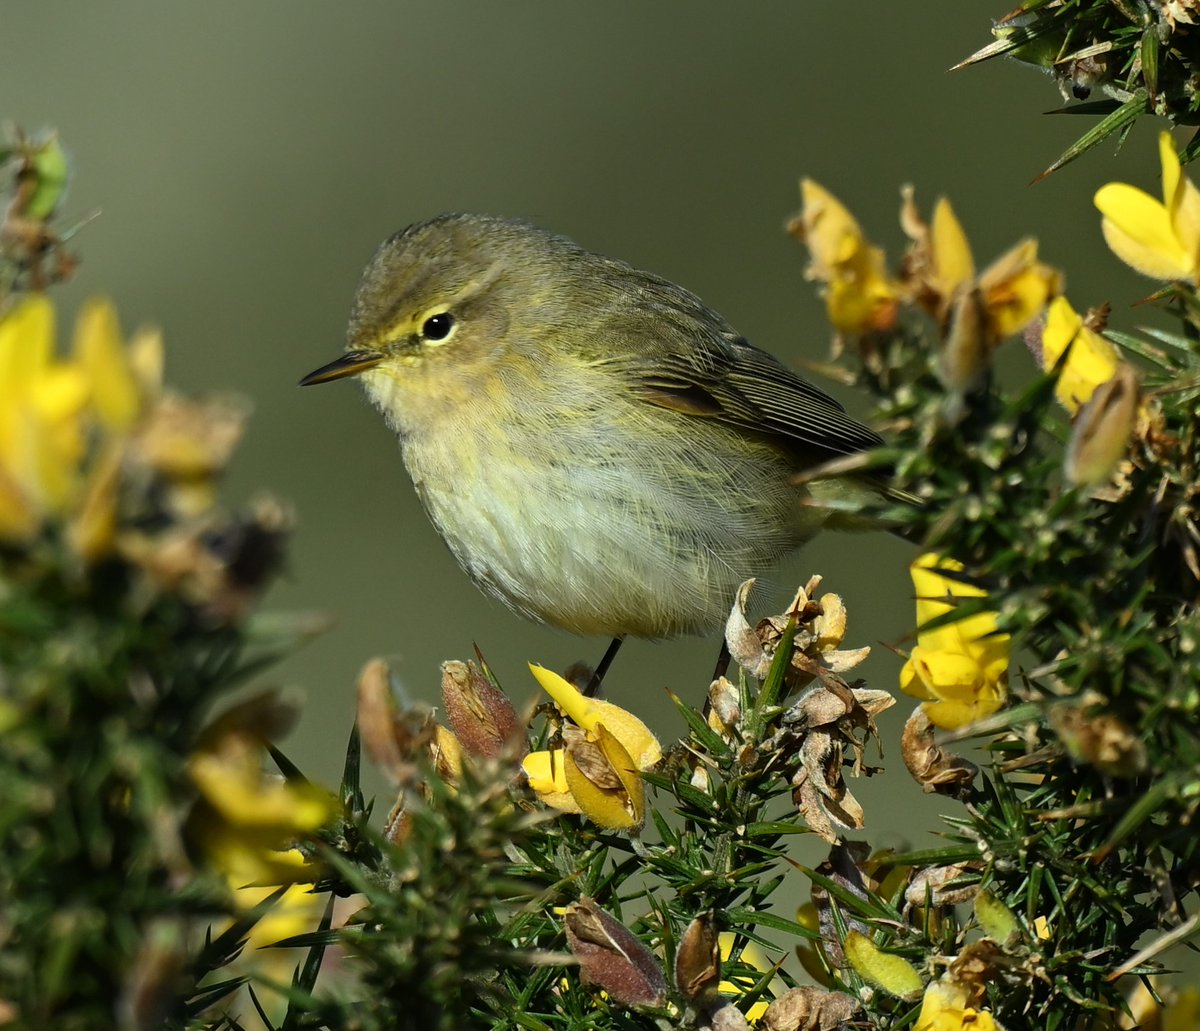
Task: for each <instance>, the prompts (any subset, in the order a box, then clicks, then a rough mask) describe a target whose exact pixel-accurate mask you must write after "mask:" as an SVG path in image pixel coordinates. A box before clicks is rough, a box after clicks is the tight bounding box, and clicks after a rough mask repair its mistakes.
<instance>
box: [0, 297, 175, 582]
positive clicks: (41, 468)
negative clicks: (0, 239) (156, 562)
mask: <svg viewBox="0 0 1200 1031" xmlns="http://www.w3.org/2000/svg"><path fill="white" fill-rule="evenodd" d="M156 339H157V338H155V340H156ZM137 350H139V351H141V352H146V350H147V348H146V341H145V340H141V341H139V342H138V345H137ZM134 352H135V349H134V348H131V349H128V350H127V349H126V347H125V345H124V344H123V342H122V339H121V332H120V327H119V325H118V323H117V315H116V311H115V309H114V308H113V306H112V304H111V303H110V302H108V301H106V300H95V299H94V300H90V301H88V302H86V303H85V305H84V306H83V309H82V310H81V312H80V314H79V318H78V320H77V323H76V328H75V335H74V345H73V349H72V354H71V356H70V357H69V358H65V359H63V358H59V357H58V356H57V354H56V349H55V315H54V308H53V305H51V303H50V302H49V300H47V299H46V298H45V297H44V296H43V295H41V294H33V295H30V296H27V297H24V298H22V299H21V300H20V301H18V302H17V303H16V304H15V305H13V307H12V308H11V309H10V310H9V311H8V312H6V313H5V314H4V315H3V316H2V317H0V540H4V541H8V542H13V543H16V542H22V541H28V540H30V539H32V538H33V537H35V536H36V535H37V534H38V533H39V532H40V531H41V530H42V528H43V527H44V526H45V525H46V524H47V523H48V522H49V521H52V520H63V521H64V522H65V523H66V524H67V529H68V539H69V540H70V541H71V543H72V544H73V545H74V546H75V547H76V549H77V550H78V551H79V552H80V554H81V555H82V557H84V558H85V559H92V558H95V557H97V556H98V555H100V554H102V553H103V552H104V551H106V550H107V548H108V547H109V546H110V545H111V539H112V528H113V527H112V522H113V519H112V517H113V511H114V508H115V504H116V479H117V478H116V456H115V455H114V453H113V448H112V447H111V446H109V444H110V443H111V442H112V441H115V440H117V439H119V438H121V437H122V436H123V435H124V434H126V433H127V431H128V430H129V429H130V428H131V427H132V426H133V424H134V422H135V421H136V420H137V418H138V417H139V415H140V414H141V412H142V411H143V408H144V404H145V395H146V393H147V389H148V385H147V384H145V383H144V382H143V381H142V380H141V378H140V377H139V375H138V374H137V372H136V371H135V360H134ZM144 358H145V361H146V362H149V361H151V356H149V355H144ZM93 448H94V453H95V454H96V455H97V458H96V460H95V461H93V462H90V463H89V462H88V461H87V458H88V456H89V454H92V453H93V450H92V449H93Z"/></svg>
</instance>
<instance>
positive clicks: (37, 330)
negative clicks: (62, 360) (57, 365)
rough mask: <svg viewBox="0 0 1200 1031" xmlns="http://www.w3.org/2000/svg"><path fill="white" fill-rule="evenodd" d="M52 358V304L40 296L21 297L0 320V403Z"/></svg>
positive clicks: (23, 386)
mask: <svg viewBox="0 0 1200 1031" xmlns="http://www.w3.org/2000/svg"><path fill="white" fill-rule="evenodd" d="M53 356H54V307H53V305H51V303H50V302H49V301H48V300H47V299H46V298H45V296H44V295H42V294H30V295H28V296H26V297H23V298H22V299H21V300H20V301H18V302H17V303H16V304H15V305H14V306H13V308H12V310H11V311H10V312H9V313H8V314H7V315H5V316H4V317H3V318H2V319H0V403H5V404H7V403H10V402H11V399H12V398H13V397H14V396H16V395H17V394H19V393H21V392H23V391H24V390H25V389H26V388H27V387H28V385H29V384H30V383H31V382H32V381H33V380H34V379H36V378H37V376H39V375H40V374H41V372H42V370H43V369H45V368H46V367H47V366H48V365H49V364H50V362H51V360H52V358H53Z"/></svg>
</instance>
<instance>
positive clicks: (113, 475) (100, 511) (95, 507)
mask: <svg viewBox="0 0 1200 1031" xmlns="http://www.w3.org/2000/svg"><path fill="white" fill-rule="evenodd" d="M121 455H122V452H121V449H120V448H119V447H109V448H107V449H105V451H104V452H103V453H102V454H100V456H99V457H98V458H96V459H95V461H94V462H92V468H91V471H90V472H89V473H88V477H87V483H86V484H85V486H84V489H83V500H82V502H80V505H79V510H78V511H77V512H76V514H75V516H74V517H73V518H72V519H71V521H70V524H69V525H68V527H67V540H68V541H69V542H70V545H71V549H72V550H73V551H74V552H75V554H76V555H78V556H79V557H80V558H82V559H83V560H84V562H88V563H92V562H96V561H97V560H99V559H101V558H104V557H105V556H106V555H108V554H109V553H110V552H111V551H112V547H113V542H114V540H115V539H116V532H117V500H118V488H119V487H120V484H121V479H120V473H121Z"/></svg>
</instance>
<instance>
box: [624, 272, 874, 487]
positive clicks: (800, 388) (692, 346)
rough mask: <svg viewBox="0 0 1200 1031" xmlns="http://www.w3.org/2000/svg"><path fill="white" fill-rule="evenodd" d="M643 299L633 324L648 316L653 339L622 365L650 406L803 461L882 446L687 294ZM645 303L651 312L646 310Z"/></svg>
mask: <svg viewBox="0 0 1200 1031" xmlns="http://www.w3.org/2000/svg"><path fill="white" fill-rule="evenodd" d="M676 289H678V288H676ZM640 300H641V302H642V304H641V306H640V307H641V312H640V317H639V318H638V323H639V324H640V325H641V326H642V327H643V328H644V327H645V325H646V324H647V322H646V316H647V315H648V314H650V315H652V316H653V317H652V319H651V322H650V324H652V325H654V327H655V339H654V340H653V341H652V342H646V343H645V344H644V346H643V347H642V348H641V349H640V350H639V353H638V355H637V356H636V359H634V360H629V361H627V362H621V363H619V364H622V365H623V366H624V369H625V372H626V375H628V376H629V377H630V378H631V379H632V380H633V382H632V384H631V385H632V386H633V387H634V389H635V390H636V391H637V392H638V393H639V394H640V395H641V396H642V397H643V398H644V399H645V400H646V401H648V402H650V403H651V404H656V405H659V406H660V407H663V408H669V409H673V410H675V411H679V412H683V413H685V414H688V415H692V416H697V417H701V418H710V419H716V420H719V421H721V422H725V423H728V424H729V425H732V426H736V427H738V428H740V429H745V430H749V431H751V432H753V433H760V434H764V435H766V436H768V437H774V438H776V439H777V440H778V441H779V442H780V443H781V444H783V445H784V446H785V447H786V448H787V449H788V450H789V451H794V452H796V453H797V454H798V455H799V456H801V457H802V458H803V460H804V461H805V462H806V463H811V462H812V461H813V460H814V459H815V460H817V461H821V460H824V459H827V458H836V457H838V456H841V455H852V454H856V453H858V452H860V451H866V450H869V449H871V448H875V447H878V446H879V445H880V444H882V443H883V440H882V438H881V437H880V436H879V435H878V434H877V433H875V432H874V431H873V430H871V429H869V428H868V427H866V426H864V425H862V423H860V422H857V421H856V420H854V419H852V418H851V417H850V416H849V415H847V414H846V411H845V409H844V408H842V406H841V405H840V404H839V403H838V402H837V401H835V400H834V399H833V398H832V397H830V396H829V395H828V394H826V393H825V391H823V390H821V389H820V388H819V387H816V386H814V385H813V384H811V383H809V382H808V381H807V380H805V379H802V378H801V377H800V376H798V375H797V374H796V373H794V372H792V371H791V370H790V369H789V368H787V366H785V365H783V364H782V363H781V362H780V361H778V360H777V359H776V358H774V357H773V356H772V355H770V354H768V353H767V352H766V351H761V350H759V349H758V348H757V347H755V346H754V345H753V344H751V343H749V342H748V341H747V340H745V339H744V338H742V337H740V336H738V334H737V333H736V332H735V331H734V330H733V329H732V327H730V326H729V324H728V323H727V322H725V320H724V319H722V318H721V317H720V316H719V315H717V314H716V313H714V312H712V311H711V310H709V309H708V308H706V307H705V306H704V305H703V304H701V303H700V302H699V301H698V300H697V299H695V298H693V297H691V295H683V297H682V298H681V297H680V296H679V295H678V294H676V295H672V296H669V297H667V298H663V297H661V296H660V297H651V298H647V297H645V296H643V297H642V298H641V299H640ZM681 300H682V301H683V303H682V304H681V303H680V302H681ZM647 306H649V307H651V308H652V309H654V310H653V311H652V312H650V313H648V312H647V311H646V307H647ZM626 339H628V335H626Z"/></svg>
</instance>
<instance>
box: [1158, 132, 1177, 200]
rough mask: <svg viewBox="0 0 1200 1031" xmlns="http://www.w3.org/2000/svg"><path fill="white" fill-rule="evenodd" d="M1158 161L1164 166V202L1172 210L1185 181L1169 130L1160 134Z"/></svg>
mask: <svg viewBox="0 0 1200 1031" xmlns="http://www.w3.org/2000/svg"><path fill="white" fill-rule="evenodd" d="M1158 161H1159V164H1160V165H1161V166H1162V191H1163V203H1164V204H1165V205H1166V207H1167V209H1168V210H1170V209H1171V208H1172V207H1174V205H1175V200H1176V194H1177V192H1178V190H1179V184H1180V183H1181V182H1182V181H1183V175H1182V171H1183V170H1182V168H1181V166H1180V164H1179V155H1178V154H1176V153H1175V144H1173V143H1172V142H1171V134H1170V133H1169V132H1160V133H1159V134H1158Z"/></svg>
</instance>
